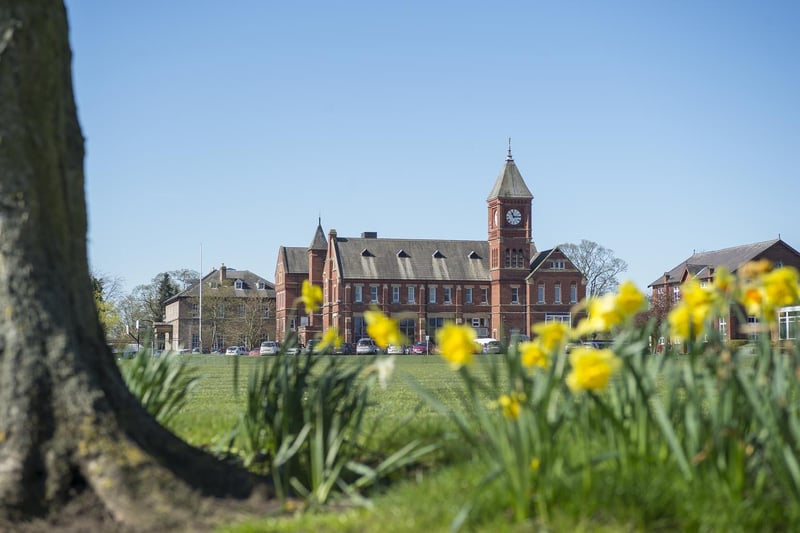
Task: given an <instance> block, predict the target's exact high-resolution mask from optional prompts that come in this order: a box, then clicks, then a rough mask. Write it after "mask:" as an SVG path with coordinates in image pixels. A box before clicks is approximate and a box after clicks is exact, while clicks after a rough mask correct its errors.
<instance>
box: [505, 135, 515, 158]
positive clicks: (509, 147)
mask: <svg viewBox="0 0 800 533" xmlns="http://www.w3.org/2000/svg"><path fill="white" fill-rule="evenodd" d="M513 160H514V158H513V157H511V137H509V138H508V155H507V156H506V161H513Z"/></svg>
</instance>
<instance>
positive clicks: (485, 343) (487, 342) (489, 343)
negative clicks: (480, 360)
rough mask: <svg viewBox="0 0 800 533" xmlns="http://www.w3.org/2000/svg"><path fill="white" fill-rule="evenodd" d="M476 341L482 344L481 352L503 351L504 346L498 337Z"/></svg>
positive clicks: (479, 344)
mask: <svg viewBox="0 0 800 533" xmlns="http://www.w3.org/2000/svg"><path fill="white" fill-rule="evenodd" d="M475 343H476V344H477V345H478V346H480V348H481V350H480V353H501V352H502V351H503V346H502V345H501V344H500V341H498V340H497V339H492V338H484V339H477V340H476V341H475Z"/></svg>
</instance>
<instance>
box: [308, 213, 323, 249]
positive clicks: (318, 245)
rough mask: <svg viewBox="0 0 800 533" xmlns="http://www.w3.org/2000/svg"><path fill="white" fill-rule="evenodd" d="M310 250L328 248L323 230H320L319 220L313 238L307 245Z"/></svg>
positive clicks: (320, 223) (320, 222)
mask: <svg viewBox="0 0 800 533" xmlns="http://www.w3.org/2000/svg"><path fill="white" fill-rule="evenodd" d="M309 249H311V250H327V249H328V239H326V238H325V232H324V231H322V221H321V220H320V221H319V224H318V225H317V231H316V233H314V239H313V240H312V241H311V245H310V246H309Z"/></svg>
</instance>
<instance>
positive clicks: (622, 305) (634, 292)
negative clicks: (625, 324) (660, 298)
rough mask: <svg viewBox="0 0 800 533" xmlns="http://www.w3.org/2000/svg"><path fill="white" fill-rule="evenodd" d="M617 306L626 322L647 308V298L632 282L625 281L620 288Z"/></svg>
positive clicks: (616, 301) (616, 299)
mask: <svg viewBox="0 0 800 533" xmlns="http://www.w3.org/2000/svg"><path fill="white" fill-rule="evenodd" d="M615 305H616V308H617V311H618V312H619V314H620V316H621V317H622V319H623V320H626V319H628V318H630V317H632V316H634V315H635V314H636V313H638V312H639V311H642V310H644V308H645V307H647V298H645V296H644V293H642V292H641V291H640V290H639V289H638V288H637V287H636V285H635V284H634V283H633V282H632V281H625V282H623V283H622V285H620V286H619V291H618V292H617V296H616V298H615Z"/></svg>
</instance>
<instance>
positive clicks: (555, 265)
mask: <svg viewBox="0 0 800 533" xmlns="http://www.w3.org/2000/svg"><path fill="white" fill-rule="evenodd" d="M550 268H552V269H553V270H564V268H565V262H564V260H563V259H559V260H557V261H550Z"/></svg>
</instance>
